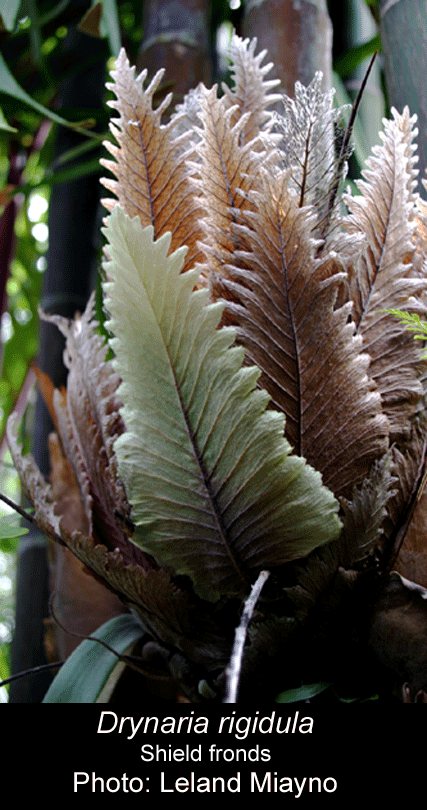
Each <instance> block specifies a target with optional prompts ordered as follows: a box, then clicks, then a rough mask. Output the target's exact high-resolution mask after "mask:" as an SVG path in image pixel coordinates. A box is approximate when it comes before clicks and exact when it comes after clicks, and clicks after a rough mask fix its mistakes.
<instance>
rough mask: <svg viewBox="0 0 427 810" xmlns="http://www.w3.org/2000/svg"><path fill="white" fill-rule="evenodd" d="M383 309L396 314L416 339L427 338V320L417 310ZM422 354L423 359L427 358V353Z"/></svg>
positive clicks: (423, 339)
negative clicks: (423, 319)
mask: <svg viewBox="0 0 427 810" xmlns="http://www.w3.org/2000/svg"><path fill="white" fill-rule="evenodd" d="M382 311H383V312H388V313H389V314H390V315H394V317H395V318H397V319H398V320H399V321H400V323H401V324H403V326H404V327H405V328H406V329H407V330H408V331H409V332H413V333H414V338H415V340H422V341H426V340H427V321H422V320H421V318H420V316H419V315H418V314H417V313H416V312H406V311H405V310H401V309H387V310H382ZM421 356H422V358H423V359H426V358H427V354H423V355H421Z"/></svg>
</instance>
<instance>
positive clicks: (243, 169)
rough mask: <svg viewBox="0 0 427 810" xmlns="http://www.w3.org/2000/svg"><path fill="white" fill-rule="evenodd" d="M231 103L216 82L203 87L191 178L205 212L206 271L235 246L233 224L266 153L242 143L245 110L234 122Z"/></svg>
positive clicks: (248, 205) (220, 264)
mask: <svg viewBox="0 0 427 810" xmlns="http://www.w3.org/2000/svg"><path fill="white" fill-rule="evenodd" d="M235 112H236V108H235V107H229V106H228V104H227V102H226V101H225V97H224V96H222V98H217V87H216V85H215V86H214V87H212V88H211V89H210V90H206V88H203V94H202V98H201V115H200V117H201V119H202V122H203V129H202V130H200V134H201V141H200V143H199V147H198V150H199V156H200V157H201V163H200V164H198V165H197V170H198V172H199V176H198V177H197V178H194V179H193V182H194V184H195V185H196V187H197V188H198V190H199V192H200V195H201V198H200V204H201V205H203V207H204V209H205V211H206V215H205V217H204V219H203V222H202V227H203V229H204V232H205V234H206V237H207V240H205V243H204V244H203V248H204V249H205V252H206V253H207V254H208V255H209V271H211V270H213V269H214V268H215V267H216V268H218V269H219V268H221V267H223V265H224V264H225V263H226V262H227V261H230V259H232V256H233V254H234V251H235V250H236V249H237V248H238V235H237V234H236V233H235V232H233V225H234V224H235V223H236V222H239V221H241V215H242V212H243V211H244V210H246V209H247V208H251V207H252V204H251V203H250V202H249V199H248V192H249V191H250V190H251V188H253V187H254V186H255V185H256V182H257V175H258V170H259V167H260V165H261V162H262V161H263V160H264V159H267V156H266V155H265V154H260V153H255V152H253V151H252V146H251V144H245V145H243V146H242V145H241V143H240V141H241V137H240V136H241V133H242V131H243V128H244V126H245V124H246V123H247V121H248V119H249V116H250V113H246V114H245V115H243V116H242V117H240V118H239V119H238V121H237V122H236V123H235V124H233V123H232V120H233V116H234V113H235Z"/></svg>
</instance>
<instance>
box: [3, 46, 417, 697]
mask: <svg viewBox="0 0 427 810" xmlns="http://www.w3.org/2000/svg"><path fill="white" fill-rule="evenodd" d="M264 57H265V53H260V54H256V41H252V42H249V41H248V40H245V41H242V40H241V39H239V38H238V37H234V38H233V42H232V47H231V60H232V66H233V71H232V76H233V81H234V85H233V87H232V88H228V87H224V88H223V93H222V94H220V93H219V90H218V88H217V87H216V86H214V87H212V88H211V89H206V88H205V87H204V86H202V85H201V86H199V87H198V88H196V89H195V90H194V91H192V92H191V93H190V94H189V96H188V97H187V98H186V99H185V101H184V103H183V104H182V105H180V106H179V107H178V109H177V110H176V111H175V112H174V113H173V114H172V116H171V117H170V119H169V122H168V123H167V124H164V123H162V114H163V112H164V110H165V109H166V108H167V106H168V105H169V103H170V98H167V99H165V101H164V102H163V104H162V105H161V106H160V107H159V108H157V109H153V94H154V92H155V90H156V88H157V87H158V85H159V83H160V81H161V77H162V72H159V73H158V74H157V75H156V76H155V77H154V79H153V81H152V82H151V83H150V84H149V85H148V87H144V83H145V80H146V74H145V72H143V73H142V74H141V75H140V76H138V77H136V76H135V72H134V68H132V67H130V65H129V63H128V61H127V58H126V56H125V54H124V52H123V51H122V52H121V54H120V56H119V57H118V59H117V61H116V66H115V69H114V70H113V72H112V79H113V81H112V83H111V84H110V85H108V87H109V89H111V90H112V91H113V92H114V94H115V96H116V100H114V101H112V102H110V104H111V106H112V107H113V108H114V109H115V110H116V112H117V113H118V117H117V118H114V119H113V121H112V123H111V132H112V134H113V136H114V139H115V142H116V143H115V144H113V143H110V142H108V143H107V144H106V146H107V148H108V150H109V152H110V155H111V158H110V159H109V160H104V161H103V165H104V166H105V168H106V169H108V170H109V171H110V172H111V173H112V174H113V175H114V179H104V180H103V183H104V185H105V186H106V188H107V189H108V190H109V191H110V192H111V193H112V194H113V195H114V196H113V197H110V198H108V199H106V200H104V204H105V207H106V208H107V210H108V212H109V214H108V216H107V218H106V220H105V228H104V234H105V237H106V245H105V261H104V267H103V271H104V282H103V291H104V305H105V309H106V312H107V320H106V327H107V330H108V332H109V335H110V337H109V340H108V345H106V344H105V343H104V340H103V338H102V337H101V336H100V333H99V330H98V324H97V321H96V318H95V315H94V302H93V299H91V300H90V302H89V304H88V307H87V309H86V311H85V313H83V315H82V316H81V317H78V318H76V319H75V320H74V321H72V322H68V321H66V320H65V319H62V318H60V317H51V318H50V320H52V321H54V322H55V323H57V325H58V327H59V329H60V330H61V331H62V332H63V333H64V335H65V337H66V362H67V366H68V368H69V376H68V383H67V390H66V391H65V390H61V391H54V390H53V386H52V385H51V384H50V383H49V381H48V380H46V379H45V378H42V376H41V375H40V380H41V384H42V386H43V388H44V390H45V395H46V400H47V402H48V404H49V407H50V410H51V413H52V417H53V420H54V423H55V427H56V433H55V435H53V436H52V437H51V454H52V459H53V461H54V463H53V464H52V466H53V469H54V474H53V475H52V476H51V481H50V483H46V482H45V481H44V479H43V478H42V476H41V475H40V473H39V471H38V470H37V469H36V467H35V464H34V462H33V460H32V459H31V457H30V456H23V455H22V454H21V451H20V448H19V445H18V441H17V428H18V426H17V424H16V420H15V418H14V417H12V418H11V419H10V421H9V426H8V437H9V444H10V447H11V451H12V453H13V457H14V461H15V464H16V467H17V469H18V471H19V473H20V476H21V479H22V482H23V486H24V488H25V490H26V493H27V495H28V497H29V498H30V500H31V501H32V503H33V504H34V508H35V520H36V521H37V522H38V524H39V526H40V527H41V528H42V529H43V530H44V531H45V532H46V533H47V534H48V535H49V536H51V537H52V538H53V539H54V540H55V541H59V542H61V543H63V544H65V545H66V546H67V548H68V549H70V550H71V551H72V552H73V554H75V555H76V556H77V557H78V558H79V559H80V560H81V561H82V563H84V565H85V566H86V567H87V568H88V569H89V570H90V571H91V572H92V573H93V574H94V575H95V576H96V577H97V578H99V579H101V580H102V581H103V582H104V583H105V584H106V586H107V587H108V588H109V589H111V590H112V591H114V592H115V593H116V594H118V595H119V597H120V599H121V600H122V602H123V604H124V606H125V607H126V608H127V609H128V610H130V611H132V612H133V613H134V614H135V615H136V616H137V617H138V622H139V625H138V626H140V627H141V628H143V631H142V630H141V633H140V635H142V634H143V633H144V634H146V635H144V639H145V642H144V643H145V644H148V646H149V647H150V649H152V646H153V644H154V645H155V646H156V650H157V651H158V653H159V655H161V656H162V658H163V660H164V662H165V664H164V665H165V667H167V668H168V671H169V673H170V674H171V675H172V676H173V678H175V679H176V681H177V682H178V683H179V689H180V690H182V691H183V692H184V694H185V695H186V696H187V699H189V700H191V701H195V702H197V701H203V700H206V699H208V698H209V699H211V700H223V699H224V691H225V684H226V680H227V671H228V670H227V666H228V663H229V660H230V656H231V650H232V644H233V637H234V629H235V627H236V626H237V625H238V624H239V614H240V610H241V606H242V602H243V601H244V600H245V599H246V598H247V597H248V594H249V593H250V591H251V587H252V586H253V584H254V582H255V581H256V580H257V578H258V577H259V576H260V574H261V572H264V571H268V572H269V577H268V580H267V582H266V584H265V585H264V588H263V590H262V593H261V594H260V595H259V594H258V601H257V603H256V607H255V608H253V606H252V609H254V615H253V617H252V621H251V622H250V624H249V630H248V635H247V637H246V638H245V640H244V644H243V645H242V646H244V653H243V664H242V662H240V664H239V666H240V665H241V664H242V672H241V675H240V677H239V681H240V683H239V687H240V699H241V700H245V699H248V698H249V697H250V696H251V695H252V693H253V689H254V684H257V689H258V688H260V687H259V684H261V685H262V688H263V689H264V690H265V692H264V694H265V696H266V697H271V699H274V695H275V694H277V693H278V692H279V691H281V692H283V689H285V688H292V687H295V686H297V685H298V684H299V683H301V682H303V683H315V682H318V681H322V682H323V681H325V682H332V683H338V684H339V683H344V684H345V685H347V686H348V684H349V683H351V679H352V677H353V669H354V666H355V662H356V661H357V663H358V667H359V669H358V672H359V674H360V673H361V677H362V678H363V677H365V676H367V673H369V672H370V669H369V667H370V666H372V661H373V662H374V664H375V667H377V670H375V671H376V672H382V671H383V670H384V672H385V673H386V674H385V676H384V677H385V680H384V683H385V684H386V687H387V690H388V691H391V692H393V691H394V692H395V693H397V694H399V695H400V696H401V697H403V699H404V700H405V701H408V702H409V701H412V700H417V701H420V700H424V699H425V695H426V691H425V690H426V688H427V666H426V665H427V642H426V641H425V640H423V639H425V638H426V635H425V628H426V627H427V614H426V610H425V607H424V605H425V602H424V601H423V597H425V591H424V587H427V577H426V572H427V567H426V568H424V567H423V563H422V561H423V559H424V557H423V554H425V552H424V551H423V550H422V548H421V550H420V540H419V537H420V535H419V532H418V531H415V533H414V530H413V527H414V526H416V519H418V518H417V515H418V516H419V514H422V508H423V501H422V498H421V489H422V482H423V478H424V467H425V451H426V435H427V434H426V411H425V377H426V370H427V366H426V360H425V359H424V358H422V357H420V354H419V352H418V350H417V346H416V344H414V342H413V341H412V339H411V336H410V335H409V334H408V333H407V331H405V329H403V328H402V326H401V325H400V323H399V322H397V321H396V319H395V318H394V317H393V315H392V314H391V312H390V311H391V310H395V309H404V310H405V311H406V312H408V313H409V315H408V317H409V318H418V317H422V315H423V313H425V306H426V294H427V278H426V272H425V271H426V267H425V256H426V247H427V242H426V238H425V223H424V219H423V216H422V212H421V209H420V206H419V200H418V197H417V194H416V193H415V177H416V168H415V163H416V156H415V146H414V143H413V141H414V138H415V136H416V129H415V119H414V118H413V117H412V118H411V117H410V115H409V112H408V110H404V111H403V113H402V114H399V113H397V112H396V111H394V110H393V118H392V120H391V121H386V122H385V124H384V127H385V129H384V133H383V134H382V145H381V146H378V147H377V148H376V149H375V150H374V154H373V155H372V157H371V158H370V159H369V161H368V166H367V169H366V170H365V172H364V179H363V180H361V181H360V182H359V183H358V186H359V191H360V194H359V195H355V196H351V195H350V194H346V195H342V194H341V193H340V195H337V193H336V189H337V188H338V187H340V183H341V181H342V180H343V177H342V176H341V175H342V174H343V169H344V165H343V160H342V154H341V155H340V154H339V148H337V140H336V133H337V125H338V123H339V119H340V111H337V110H336V109H335V108H334V106H333V95H332V93H326V94H324V93H323V91H322V89H321V77H320V75H316V76H315V77H314V79H313V82H312V83H311V84H310V86H309V87H307V88H304V87H302V86H301V85H297V86H296V89H295V98H294V99H293V100H291V99H289V98H286V97H284V98H282V96H281V95H280V93H279V92H278V91H277V87H276V84H277V83H276V82H275V81H269V80H267V79H266V75H267V74H268V72H269V70H270V67H271V65H263V60H264ZM273 89H274V92H273ZM279 102H280V103H281V105H282V106H281V111H279V112H277V111H276V112H273V111H272V107H273V105H276V107H277V104H278V103H279ZM344 203H345V206H346V207H347V213H346V211H345V208H344ZM385 310H388V312H386V311H385ZM107 352H109V355H108V357H111V359H107ZM64 481H67V492H68V495H69V497H71V493H74V494H75V498H74V499H73V504H74V507H76V504H78V505H79V516H78V521H75V522H74V524H73V522H72V521H70V519H69V516H68V517H67V511H66V509H65V507H64V499H60V498H58V496H57V493H58V489H59V482H64ZM415 535H416V538H415ZM405 537H406V546H405V548H409V551H410V553H412V552H414V559H415V568H416V566H417V565H418V564H419V567H418V569H416V570H415V574H414V579H415V580H416V583H417V585H416V586H414V585H413V584H412V583H410V582H408V571H407V569H406V568H405V563H404V562H403V563H402V560H404V559H405V558H404V555H403V556H402V552H401V547H402V543H403V540H404V539H405ZM408 543H409V545H408ZM421 544H422V541H421ZM399 552H401V553H400V556H399ZM396 559H397V563H396ZM396 565H397V567H399V565H400V574H401V575H400V576H397V575H396V574H391V570H392V568H393V567H394V568H396ZM404 614H405V616H406V619H405V621H403V618H402V617H403V615H404ZM401 619H402V620H401ZM248 621H249V620H248ZM391 626H393V627H395V628H397V629H396V634H395V638H394V641H393V644H391V645H390V643H389V631H390V627H391ZM423 633H424V636H423ZM147 634H148V638H149V640H148V641H147ZM415 638H416V639H417V644H415V645H414V643H413V641H414V639H415ZM150 645H151V646H150ZM409 648H410V649H411V650H412V652H411V655H410V656H409V657H408V655H407V649H409ZM142 656H143V657H144V651H143V653H142ZM172 661H173V664H172V663H171V662H172ZM364 667H365V668H364ZM88 677H90V674H89V675H88Z"/></svg>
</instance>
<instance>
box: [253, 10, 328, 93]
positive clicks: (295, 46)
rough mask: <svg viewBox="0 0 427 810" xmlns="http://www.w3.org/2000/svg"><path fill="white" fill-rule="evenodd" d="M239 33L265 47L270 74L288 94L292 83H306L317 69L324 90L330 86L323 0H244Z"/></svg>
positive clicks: (292, 90) (291, 88) (292, 89)
mask: <svg viewBox="0 0 427 810" xmlns="http://www.w3.org/2000/svg"><path fill="white" fill-rule="evenodd" d="M243 35H244V36H248V37H250V38H252V37H255V36H256V37H257V38H258V45H259V48H267V50H268V60H269V61H270V60H271V61H272V62H273V63H274V74H273V71H272V73H271V78H279V79H280V80H281V83H282V89H283V90H284V91H285V93H287V95H289V96H293V94H294V86H295V82H296V81H299V82H301V83H302V84H304V85H308V84H310V82H311V80H312V79H313V76H314V74H315V72H316V71H317V70H321V71H322V73H323V83H324V89H325V90H328V89H329V88H330V87H331V77H332V25H331V21H330V19H329V16H328V12H327V9H326V2H325V0H315V2H313V0H298V2H297V0H248V3H247V5H246V11H245V16H244V20H243Z"/></svg>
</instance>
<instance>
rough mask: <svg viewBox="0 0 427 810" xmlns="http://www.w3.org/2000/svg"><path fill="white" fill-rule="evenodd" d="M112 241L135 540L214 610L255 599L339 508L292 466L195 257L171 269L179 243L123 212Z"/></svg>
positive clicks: (112, 227) (316, 480) (179, 256)
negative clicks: (192, 266) (251, 592)
mask: <svg viewBox="0 0 427 810" xmlns="http://www.w3.org/2000/svg"><path fill="white" fill-rule="evenodd" d="M105 233H106V235H107V238H108V240H109V246H108V255H109V257H110V258H111V261H109V262H107V263H106V264H105V271H106V274H107V277H108V278H112V281H111V282H108V283H106V284H105V285H104V289H105V292H106V302H105V303H106V307H107V310H108V311H109V312H110V315H111V318H110V320H109V321H108V323H107V324H106V325H107V327H108V329H109V330H110V331H111V332H112V334H113V335H114V337H113V338H112V340H111V341H110V345H111V347H112V349H113V351H114V353H115V357H116V360H115V365H116V370H117V373H118V374H119V375H120V377H121V379H122V384H121V387H120V389H119V396H120V399H121V400H122V402H123V403H124V408H123V410H122V416H123V419H124V422H125V424H126V428H127V430H126V432H125V433H124V434H122V436H120V437H119V438H118V439H117V441H116V443H115V452H116V455H117V458H118V462H119V475H120V478H121V480H122V481H123V482H124V484H125V487H126V492H127V494H128V497H129V500H130V502H131V504H132V507H133V512H132V520H133V522H134V523H135V524H136V527H137V533H136V534H135V535H133V537H132V540H133V542H136V543H138V545H140V546H141V547H142V548H143V549H144V550H145V551H149V552H150V553H152V554H154V556H155V557H156V559H157V560H161V561H163V562H165V563H166V564H168V565H170V564H171V565H173V566H174V568H175V570H176V571H177V572H178V573H186V574H189V575H190V576H191V578H192V580H193V582H194V585H195V587H196V590H197V592H198V593H199V595H201V596H203V597H204V598H208V599H215V598H218V596H219V595H221V594H225V593H229V594H240V595H243V594H245V593H246V592H247V588H248V581H250V580H251V578H253V576H254V575H256V573H257V571H258V572H259V570H260V569H261V568H269V567H270V566H278V565H281V564H283V563H284V562H286V561H288V560H290V559H295V558H297V557H302V556H305V555H306V554H308V553H309V552H310V551H311V550H312V549H313V548H315V547H317V546H318V545H321V544H323V543H327V542H330V541H331V540H333V539H335V538H336V537H337V536H338V534H339V532H340V528H341V524H340V521H339V519H338V516H337V511H338V502H337V501H336V500H335V498H334V497H333V495H332V493H331V492H330V491H329V490H328V489H326V487H323V485H322V480H321V476H320V474H319V473H318V472H317V471H315V470H313V469H312V468H311V467H310V466H309V465H308V464H306V462H305V460H304V459H303V458H301V457H298V456H296V455H292V453H291V447H290V445H289V443H288V442H287V441H286V439H285V438H284V437H283V430H284V421H285V420H284V417H283V415H282V414H279V413H277V412H275V411H273V410H266V407H267V404H268V401H269V397H268V396H267V394H266V392H265V391H261V390H259V389H256V388H255V386H256V382H257V379H258V377H259V373H260V372H259V370H258V369H257V368H256V367H248V366H245V367H244V368H242V362H243V359H244V351H243V349H242V348H241V347H238V348H237V347H233V343H234V340H235V332H234V329H225V328H223V329H221V330H218V329H217V327H218V323H219V320H220V318H221V313H222V310H223V304H213V305H209V306H208V305H207V300H208V291H207V290H198V291H196V292H193V288H194V285H195V283H196V281H197V278H198V275H199V270H198V269H197V268H196V270H189V271H188V272H185V273H181V272H180V271H181V269H182V266H183V262H184V256H185V253H186V250H185V249H182V248H180V249H178V250H176V251H175V252H174V253H172V254H171V255H169V256H168V255H167V253H168V249H169V245H170V234H167V235H165V236H163V237H161V238H160V239H158V240H157V242H153V228H152V227H151V226H148V227H147V228H142V225H141V222H140V220H139V218H138V217H135V218H134V219H132V220H131V219H130V218H129V217H128V216H127V215H126V214H125V213H124V212H123V210H122V209H121V207H120V206H118V205H117V206H116V207H115V208H114V210H113V213H112V214H111V216H110V218H109V221H108V227H107V228H106V229H105ZM255 470H256V472H255Z"/></svg>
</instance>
